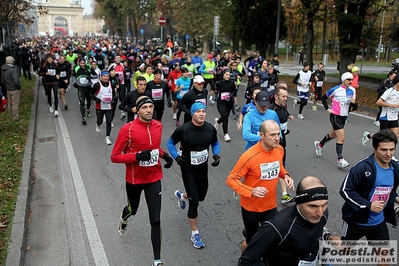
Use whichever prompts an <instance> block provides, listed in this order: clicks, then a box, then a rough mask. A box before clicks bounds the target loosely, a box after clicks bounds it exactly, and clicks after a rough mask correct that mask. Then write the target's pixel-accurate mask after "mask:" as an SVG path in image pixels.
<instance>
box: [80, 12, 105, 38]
mask: <svg viewBox="0 0 399 266" xmlns="http://www.w3.org/2000/svg"><path fill="white" fill-rule="evenodd" d="M103 26H104V20H103V19H95V18H93V16H92V15H83V31H84V36H95V35H99V34H100V35H102V34H104V33H103V31H102V30H103Z"/></svg>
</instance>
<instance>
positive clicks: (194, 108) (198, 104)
mask: <svg viewBox="0 0 399 266" xmlns="http://www.w3.org/2000/svg"><path fill="white" fill-rule="evenodd" d="M200 109H204V110H206V106H205V105H204V104H203V103H202V102H196V103H194V104H193V105H191V110H190V113H191V116H193V115H194V113H195V112H197V111H198V110H200Z"/></svg>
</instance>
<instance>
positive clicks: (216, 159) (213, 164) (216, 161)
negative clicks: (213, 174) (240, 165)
mask: <svg viewBox="0 0 399 266" xmlns="http://www.w3.org/2000/svg"><path fill="white" fill-rule="evenodd" d="M212 158H213V160H214V161H213V163H211V165H212V166H213V167H216V166H218V165H219V163H220V156H219V155H213V156H212Z"/></svg>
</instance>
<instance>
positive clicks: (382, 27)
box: [377, 0, 387, 63]
mask: <svg viewBox="0 0 399 266" xmlns="http://www.w3.org/2000/svg"><path fill="white" fill-rule="evenodd" d="M386 5H387V0H384V10H383V11H382V21H381V33H380V42H379V44H378V60H377V62H378V63H379V62H380V54H381V46H382V32H383V31H384V18H385V6H386Z"/></svg>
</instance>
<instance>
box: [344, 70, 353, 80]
mask: <svg viewBox="0 0 399 266" xmlns="http://www.w3.org/2000/svg"><path fill="white" fill-rule="evenodd" d="M346 79H353V75H352V74H351V73H349V72H345V73H344V74H342V76H341V81H342V82H344V80H346Z"/></svg>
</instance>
